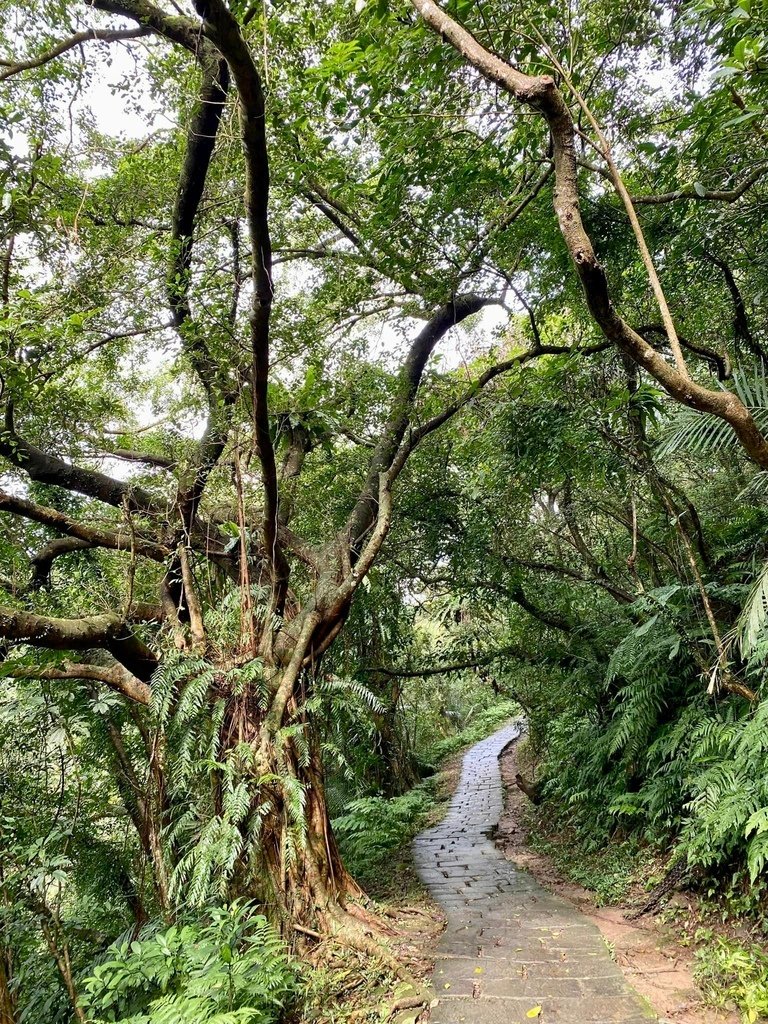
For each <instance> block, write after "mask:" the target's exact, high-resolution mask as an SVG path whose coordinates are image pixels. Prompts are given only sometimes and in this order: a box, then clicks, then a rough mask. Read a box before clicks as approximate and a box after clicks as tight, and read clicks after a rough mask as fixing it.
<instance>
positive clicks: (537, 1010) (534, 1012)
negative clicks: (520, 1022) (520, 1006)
mask: <svg viewBox="0 0 768 1024" xmlns="http://www.w3.org/2000/svg"><path fill="white" fill-rule="evenodd" d="M525 1016H526V1017H540V1016H541V1007H540V1006H532V1007H531V1008H530V1010H528V1012H527V1013H526V1015H525Z"/></svg>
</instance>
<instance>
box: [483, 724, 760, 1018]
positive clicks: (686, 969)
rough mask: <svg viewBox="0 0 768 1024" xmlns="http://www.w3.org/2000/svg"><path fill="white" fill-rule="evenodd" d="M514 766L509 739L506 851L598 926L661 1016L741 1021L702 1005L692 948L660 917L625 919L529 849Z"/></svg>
mask: <svg viewBox="0 0 768 1024" xmlns="http://www.w3.org/2000/svg"><path fill="white" fill-rule="evenodd" d="M518 770H519V769H518V767H517V749H516V745H515V744H512V745H511V746H510V747H508V748H507V750H506V751H505V753H504V754H503V755H502V757H501V776H502V780H503V782H504V786H505V790H506V798H505V808H504V813H503V814H502V817H501V820H500V822H499V827H498V831H497V836H496V841H497V844H498V845H499V847H500V848H501V850H502V852H503V853H504V855H505V856H506V857H507V858H508V859H509V860H511V861H513V862H514V863H515V864H516V865H517V866H518V867H521V868H524V869H525V870H526V871H530V872H531V874H532V875H533V876H534V877H535V878H536V880H537V881H538V882H540V883H541V885H543V886H544V887H545V888H546V889H549V890H550V891H551V892H555V893H557V894H558V895H559V896H562V897H564V898H565V899H567V900H569V901H570V902H571V903H573V904H574V905H575V906H576V907H578V909H579V910H580V911H581V912H582V913H583V914H584V915H585V916H586V917H588V918H589V919H590V920H591V921H593V922H594V924H596V925H597V927H598V928H599V929H600V931H601V932H602V934H603V937H604V938H605V940H606V942H607V943H609V944H610V947H611V949H612V950H613V951H614V955H615V958H616V962H617V963H618V964H619V966H620V967H621V969H622V971H623V972H624V975H625V976H626V978H627V980H628V981H629V982H630V984H632V985H633V986H634V987H635V988H636V989H637V991H638V992H640V994H641V995H643V996H644V997H645V998H646V999H647V1000H648V1002H649V1003H650V1004H651V1005H652V1006H653V1008H654V1010H655V1011H656V1013H658V1015H659V1017H661V1018H662V1019H663V1020H666V1021H672V1022H674V1024H739V1020H740V1018H739V1015H738V1013H736V1012H729V1011H725V1010H716V1009H713V1008H712V1007H708V1006H705V1005H704V1002H703V999H702V995H701V992H700V991H699V989H698V988H697V987H696V983H695V981H694V979H693V953H692V951H691V950H690V949H687V948H685V947H684V946H681V945H680V944H679V942H677V941H676V939H675V937H674V935H673V934H672V933H671V931H670V930H669V929H668V928H665V927H664V925H663V924H662V923H661V922H660V921H658V920H657V919H656V918H653V917H648V918H642V919H641V920H639V921H628V920H627V919H626V917H625V914H626V912H627V908H623V907H597V906H596V905H595V901H594V898H593V896H592V894H591V893H590V892H589V890H587V889H583V888H582V887H581V886H579V885H576V884H574V883H573V882H571V881H568V880H567V879H565V878H564V877H563V876H562V874H561V873H560V872H559V871H558V870H557V868H556V867H555V865H554V864H553V863H552V861H551V860H550V858H549V857H547V856H546V854H543V853H537V852H535V851H534V850H531V849H530V847H529V846H528V845H527V836H526V831H525V826H524V824H523V822H524V817H525V816H524V814H523V810H524V808H525V804H526V801H527V797H526V796H524V795H523V793H521V792H520V790H519V789H518V788H517V786H516V785H515V774H516V773H517V771H518Z"/></svg>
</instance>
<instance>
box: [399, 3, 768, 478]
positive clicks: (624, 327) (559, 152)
mask: <svg viewBox="0 0 768 1024" xmlns="http://www.w3.org/2000/svg"><path fill="white" fill-rule="evenodd" d="M411 2H412V4H413V6H414V7H415V8H416V10H417V11H419V13H420V14H421V16H422V18H423V19H424V21H425V23H426V24H427V25H428V26H429V27H430V28H431V29H432V30H433V31H434V32H436V33H437V34H438V35H440V36H441V37H442V38H443V39H445V40H446V41H448V42H449V43H450V44H451V45H452V46H453V47H454V48H455V49H456V50H457V51H458V52H459V53H460V54H462V56H463V57H465V59H466V60H467V61H468V62H469V63H470V64H471V65H472V66H473V67H475V68H476V69H477V70H478V71H479V72H480V73H481V74H482V75H483V76H484V77H485V78H487V79H488V80H489V81H491V82H493V83H495V84H496V85H499V86H500V87H501V88H502V89H504V90H505V91H506V92H508V93H509V94H510V95H511V96H513V97H514V98H515V99H516V100H518V102H520V103H522V104H524V105H526V106H528V107H529V108H531V109H532V110H535V111H537V112H538V113H540V114H541V115H542V116H543V117H544V118H545V120H546V122H547V125H548V126H549V130H550V134H551V137H552V146H553V157H554V165H555V188H554V190H553V202H554V207H555V212H556V214H557V220H558V225H559V228H560V232H561V234H562V237H563V240H564V242H565V244H566V247H567V249H568V252H569V254H570V256H571V259H572V261H573V263H574V266H575V268H576V271H577V273H578V275H579V279H580V280H581V283H582V286H583V288H584V294H585V297H586V301H587V305H588V307H589V311H590V313H591V315H592V317H593V319H594V320H595V322H596V323H597V325H598V326H599V327H600V329H601V330H602V332H603V334H604V335H605V337H606V338H607V339H608V340H609V341H611V342H613V343H614V344H615V345H616V346H617V347H618V348H619V349H620V350H621V351H624V352H627V353H628V354H629V355H630V356H631V357H632V358H633V359H634V360H635V361H636V362H638V363H639V364H640V365H641V366H642V367H643V368H644V369H646V370H647V371H648V373H650V374H651V376H652V377H654V378H655V379H656V380H657V381H658V382H659V383H660V384H661V385H662V386H663V387H664V388H665V389H666V391H668V392H669V394H670V395H671V396H672V397H673V398H675V399H677V400H678V401H679V402H682V403H683V404H684V405H687V406H689V407H691V408H693V409H698V410H699V411H701V412H708V413H712V414H713V415H715V416H718V417H720V418H721V419H723V420H725V421H726V422H727V423H728V424H729V425H730V426H731V427H732V428H733V430H734V433H735V434H736V436H737V437H738V439H739V441H740V443H741V445H742V446H743V448H744V449H745V451H746V452H747V453H748V454H749V455H750V456H751V457H752V458H753V459H754V460H755V462H757V463H758V465H760V466H761V467H762V468H768V440H766V438H765V437H764V436H763V434H762V432H761V431H760V429H759V427H758V426H757V424H756V423H755V420H754V418H753V417H752V415H751V413H750V412H749V410H748V409H747V408H746V407H745V406H744V404H743V403H742V402H741V401H740V399H739V398H738V396H737V395H735V394H733V393H731V392H722V391H721V392H714V391H710V390H708V389H707V388H704V387H702V386H701V385H699V384H697V383H696V382H694V381H692V380H691V379H690V378H689V377H688V376H687V374H686V373H685V372H683V371H681V369H679V368H678V367H676V366H674V365H672V364H670V363H669V362H667V360H666V359H665V358H664V357H663V356H662V355H660V353H658V352H656V350H655V349H654V348H653V347H652V346H651V345H649V344H648V342H647V341H645V339H644V338H642V337H641V336H640V335H639V334H638V333H637V332H636V331H634V330H633V329H632V328H631V327H630V326H629V324H627V323H626V321H625V320H623V319H622V317H621V316H619V314H618V313H617V312H616V310H615V309H614V307H613V304H612V301H611V296H610V292H609V288H608V279H607V276H606V274H605V270H604V269H603V267H602V265H601V264H600V262H599V261H598V259H597V256H596V255H595V251H594V247H593V244H592V241H591V239H590V237H589V235H588V234H587V231H586V228H585V226H584V222H583V220H582V217H581V211H580V204H579V181H578V161H577V158H576V146H575V135H576V132H575V127H574V123H573V118H572V116H571V111H570V109H569V107H568V105H567V103H566V102H565V99H564V98H563V95H562V93H561V92H560V90H559V89H558V87H557V84H556V83H555V80H554V79H553V78H552V77H551V76H549V75H540V76H532V75H527V74H524V73H523V72H521V71H519V70H518V69H517V68H514V67H512V66H511V65H510V64H507V63H506V62H505V61H503V60H501V59H500V58H499V57H497V56H496V55H495V54H493V53H491V52H490V51H489V50H487V49H486V48H485V47H484V46H482V45H481V44H480V43H479V42H478V41H477V40H476V39H475V38H474V36H472V34H471V33H470V32H468V31H467V30H466V29H465V28H463V27H462V26H460V25H459V24H458V23H457V22H456V21H454V20H453V18H451V17H450V16H449V15H447V14H446V13H445V12H444V11H443V10H442V9H441V8H440V7H439V6H438V5H437V4H436V3H434V2H433V0H411Z"/></svg>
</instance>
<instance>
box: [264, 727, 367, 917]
mask: <svg viewBox="0 0 768 1024" xmlns="http://www.w3.org/2000/svg"><path fill="white" fill-rule="evenodd" d="M306 743H307V746H305V743H304V741H302V742H301V745H300V746H301V749H299V745H298V744H297V743H295V742H294V741H293V740H289V741H287V743H284V744H281V745H278V744H277V743H275V744H271V745H270V746H269V747H268V748H267V750H266V754H267V757H268V758H269V760H270V761H271V773H272V774H274V776H275V777H276V778H278V779H279V780H280V781H279V782H276V783H275V784H274V786H271V787H270V789H269V793H268V794H264V793H260V799H261V800H262V801H263V800H264V799H265V798H266V799H267V800H268V802H269V805H270V811H269V813H268V814H267V815H266V816H265V818H264V824H263V827H262V832H261V838H260V843H259V846H258V849H257V850H255V851H253V856H255V857H256V858H257V859H258V861H259V863H258V865H257V868H256V870H255V871H253V870H252V869H251V870H249V871H248V874H249V875H251V879H252V880H251V885H252V886H253V885H255V887H256V889H257V896H258V898H260V899H261V900H262V902H263V903H264V905H265V907H266V909H267V910H268V912H269V913H270V916H272V917H273V918H274V919H275V921H276V923H278V924H279V925H280V926H281V927H282V928H283V929H284V930H285V931H286V932H290V931H291V930H294V931H298V932H299V933H307V932H309V933H310V934H311V933H314V932H316V933H318V934H322V935H326V934H337V933H339V932H340V931H344V930H346V929H347V927H348V926H349V925H350V922H352V921H354V920H355V916H356V915H359V913H360V910H359V908H356V907H353V901H356V900H361V899H363V898H364V894H363V892H362V890H361V889H360V887H359V886H358V885H357V883H356V882H355V880H354V879H353V878H352V876H351V875H350V874H349V872H348V871H347V869H346V868H345V866H344V864H343V862H342V859H341V854H340V853H339V848H338V845H337V843H336V838H335V836H334V834H333V829H332V827H331V822H330V817H329V814H328V805H327V801H326V796H325V786H324V783H323V774H322V768H321V764H320V758H319V751H318V743H317V739H316V737H314V736H312V735H309V736H307V737H306ZM264 749H265V748H264V745H262V751H264ZM250 867H252V866H249V868H250Z"/></svg>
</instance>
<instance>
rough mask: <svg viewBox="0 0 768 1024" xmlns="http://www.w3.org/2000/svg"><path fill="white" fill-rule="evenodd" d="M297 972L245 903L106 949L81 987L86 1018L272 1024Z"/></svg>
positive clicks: (102, 1023) (129, 1023)
mask: <svg viewBox="0 0 768 1024" xmlns="http://www.w3.org/2000/svg"><path fill="white" fill-rule="evenodd" d="M297 982H298V972H297V969H296V967H295V966H294V964H293V962H292V961H291V959H290V957H289V954H288V952H287V950H286V948H285V945H284V943H283V942H282V940H281V939H280V938H279V936H278V935H277V934H276V932H275V931H274V929H273V928H272V926H271V925H270V924H269V923H268V922H267V920H266V918H264V917H263V916H261V915H260V914H255V913H253V910H252V906H251V905H249V904H245V903H238V904H233V905H231V906H229V907H216V908H214V909H213V910H211V912H210V916H209V919H208V920H207V921H204V922H200V921H194V922H189V923H186V924H180V925H172V926H171V927H170V928H168V929H166V930H165V931H155V932H154V933H152V934H148V935H145V936H144V937H142V938H140V939H139V940H137V941H135V942H130V943H129V942H121V943H119V944H115V945H113V946H111V947H110V949H109V950H108V959H106V960H105V961H104V962H103V963H101V964H99V966H98V967H96V968H95V969H94V971H93V974H92V975H91V976H90V977H89V978H86V979H85V981H84V983H83V985H82V991H83V998H82V1002H83V1006H84V1008H85V1010H86V1013H87V1016H88V1020H89V1021H92V1022H93V1024H106V1022H119V1024H252V1022H253V1024H272V1022H273V1021H276V1020H278V1019H279V1018H280V1016H281V1015H282V1013H283V1010H284V1009H285V1007H286V1005H287V1003H288V1002H289V1000H290V998H291V996H292V995H293V993H294V991H295V989H296V986H297Z"/></svg>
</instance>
